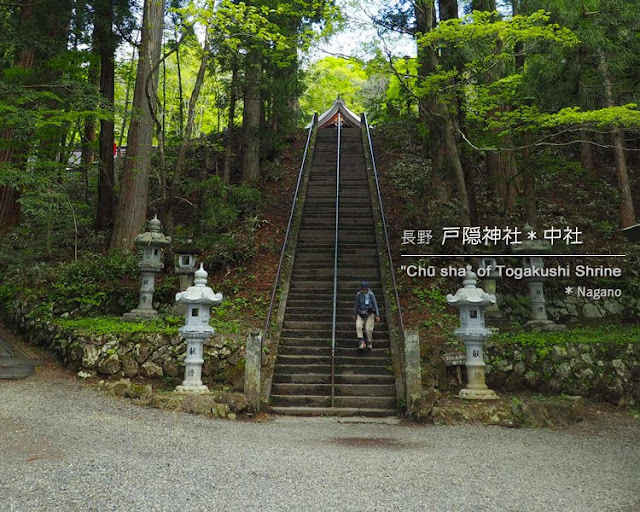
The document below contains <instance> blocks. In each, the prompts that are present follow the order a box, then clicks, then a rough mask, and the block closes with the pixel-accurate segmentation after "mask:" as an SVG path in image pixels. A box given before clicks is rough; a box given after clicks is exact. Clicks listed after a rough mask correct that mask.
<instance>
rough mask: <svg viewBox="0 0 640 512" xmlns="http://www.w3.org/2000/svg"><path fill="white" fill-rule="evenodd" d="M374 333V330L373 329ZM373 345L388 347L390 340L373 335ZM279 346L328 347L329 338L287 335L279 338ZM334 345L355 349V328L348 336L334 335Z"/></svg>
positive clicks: (329, 343) (329, 344)
mask: <svg viewBox="0 0 640 512" xmlns="http://www.w3.org/2000/svg"><path fill="white" fill-rule="evenodd" d="M374 334H376V333H375V331H374ZM374 342H375V343H374V345H375V347H376V348H383V349H388V348H389V347H390V342H389V339H388V338H381V337H378V338H376V337H375V336H374ZM280 346H281V347H291V346H307V347H330V346H331V339H330V338H329V339H327V338H321V339H309V338H299V337H298V338H295V337H292V336H287V337H286V338H282V337H281V338H280ZM336 347H339V348H348V349H355V347H356V337H355V330H354V332H353V334H352V335H351V336H348V337H340V338H338V337H336Z"/></svg>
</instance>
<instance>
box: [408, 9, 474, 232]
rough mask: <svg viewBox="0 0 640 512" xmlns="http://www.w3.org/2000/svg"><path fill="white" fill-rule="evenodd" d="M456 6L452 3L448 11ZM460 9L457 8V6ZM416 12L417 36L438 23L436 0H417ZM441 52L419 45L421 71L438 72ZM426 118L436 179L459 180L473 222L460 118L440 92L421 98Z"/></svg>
mask: <svg viewBox="0 0 640 512" xmlns="http://www.w3.org/2000/svg"><path fill="white" fill-rule="evenodd" d="M452 10H453V8H452V7H451V6H450V5H449V6H448V9H447V12H449V11H452ZM456 12H457V9H456ZM415 14H416V22H417V36H419V35H420V34H424V33H427V32H428V31H430V30H431V29H432V28H433V26H434V14H435V11H434V2H433V0H420V1H418V2H416V3H415ZM438 60H439V59H438V55H437V53H436V51H434V50H433V49H431V48H422V47H420V46H418V66H419V74H420V76H422V77H426V76H427V75H429V74H430V73H433V72H435V70H436V68H437V65H438ZM420 102H421V104H422V105H421V107H420V110H421V112H425V113H423V114H422V116H421V117H422V120H423V121H426V122H427V124H428V126H429V134H430V137H431V165H432V170H433V175H432V176H433V179H434V183H436V184H437V183H438V180H440V179H442V177H444V176H450V177H451V179H452V181H453V182H454V183H455V184H456V188H457V191H458V197H459V199H460V203H461V209H462V211H461V214H460V222H461V224H462V225H464V226H469V225H471V214H470V206H469V194H468V191H467V183H466V180H465V173H464V169H463V168H462V162H461V160H460V154H459V149H458V145H457V142H456V131H457V128H456V121H455V116H454V115H453V114H452V113H451V112H450V111H449V109H448V108H447V107H446V105H444V104H443V103H442V102H440V101H438V98H437V96H436V95H432V96H431V97H430V98H420ZM443 190H444V187H443V186H441V187H440V189H439V194H440V195H441V197H442V195H443Z"/></svg>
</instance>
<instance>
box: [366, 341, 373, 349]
mask: <svg viewBox="0 0 640 512" xmlns="http://www.w3.org/2000/svg"><path fill="white" fill-rule="evenodd" d="M367 349H368V350H371V349H373V343H372V342H370V341H367Z"/></svg>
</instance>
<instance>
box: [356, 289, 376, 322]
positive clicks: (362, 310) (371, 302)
mask: <svg viewBox="0 0 640 512" xmlns="http://www.w3.org/2000/svg"><path fill="white" fill-rule="evenodd" d="M372 312H373V313H375V314H376V316H380V310H379V309H378V302H377V301H376V296H375V295H374V293H373V292H372V291H371V290H367V292H366V293H362V290H360V291H359V292H358V293H356V306H355V308H354V311H353V314H354V315H358V314H370V313H372Z"/></svg>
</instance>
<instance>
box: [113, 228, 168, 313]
mask: <svg viewBox="0 0 640 512" xmlns="http://www.w3.org/2000/svg"><path fill="white" fill-rule="evenodd" d="M134 243H135V245H136V246H137V247H140V248H142V261H141V262H140V263H138V267H139V268H140V300H139V303H138V307H137V308H135V309H133V310H131V311H130V312H129V313H125V314H124V315H123V317H122V319H123V320H125V321H127V322H138V321H140V320H147V319H152V318H156V317H157V316H158V312H157V311H156V310H155V309H153V293H154V292H155V281H156V274H157V273H158V272H160V271H161V270H162V269H163V268H164V263H163V262H162V255H163V253H164V249H165V247H168V246H169V245H171V237H170V236H164V234H163V233H162V224H161V223H160V221H159V220H158V216H157V215H156V216H155V217H154V218H153V219H151V220H150V221H149V231H147V232H145V233H141V234H139V235H138V236H136V238H135V240H134Z"/></svg>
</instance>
